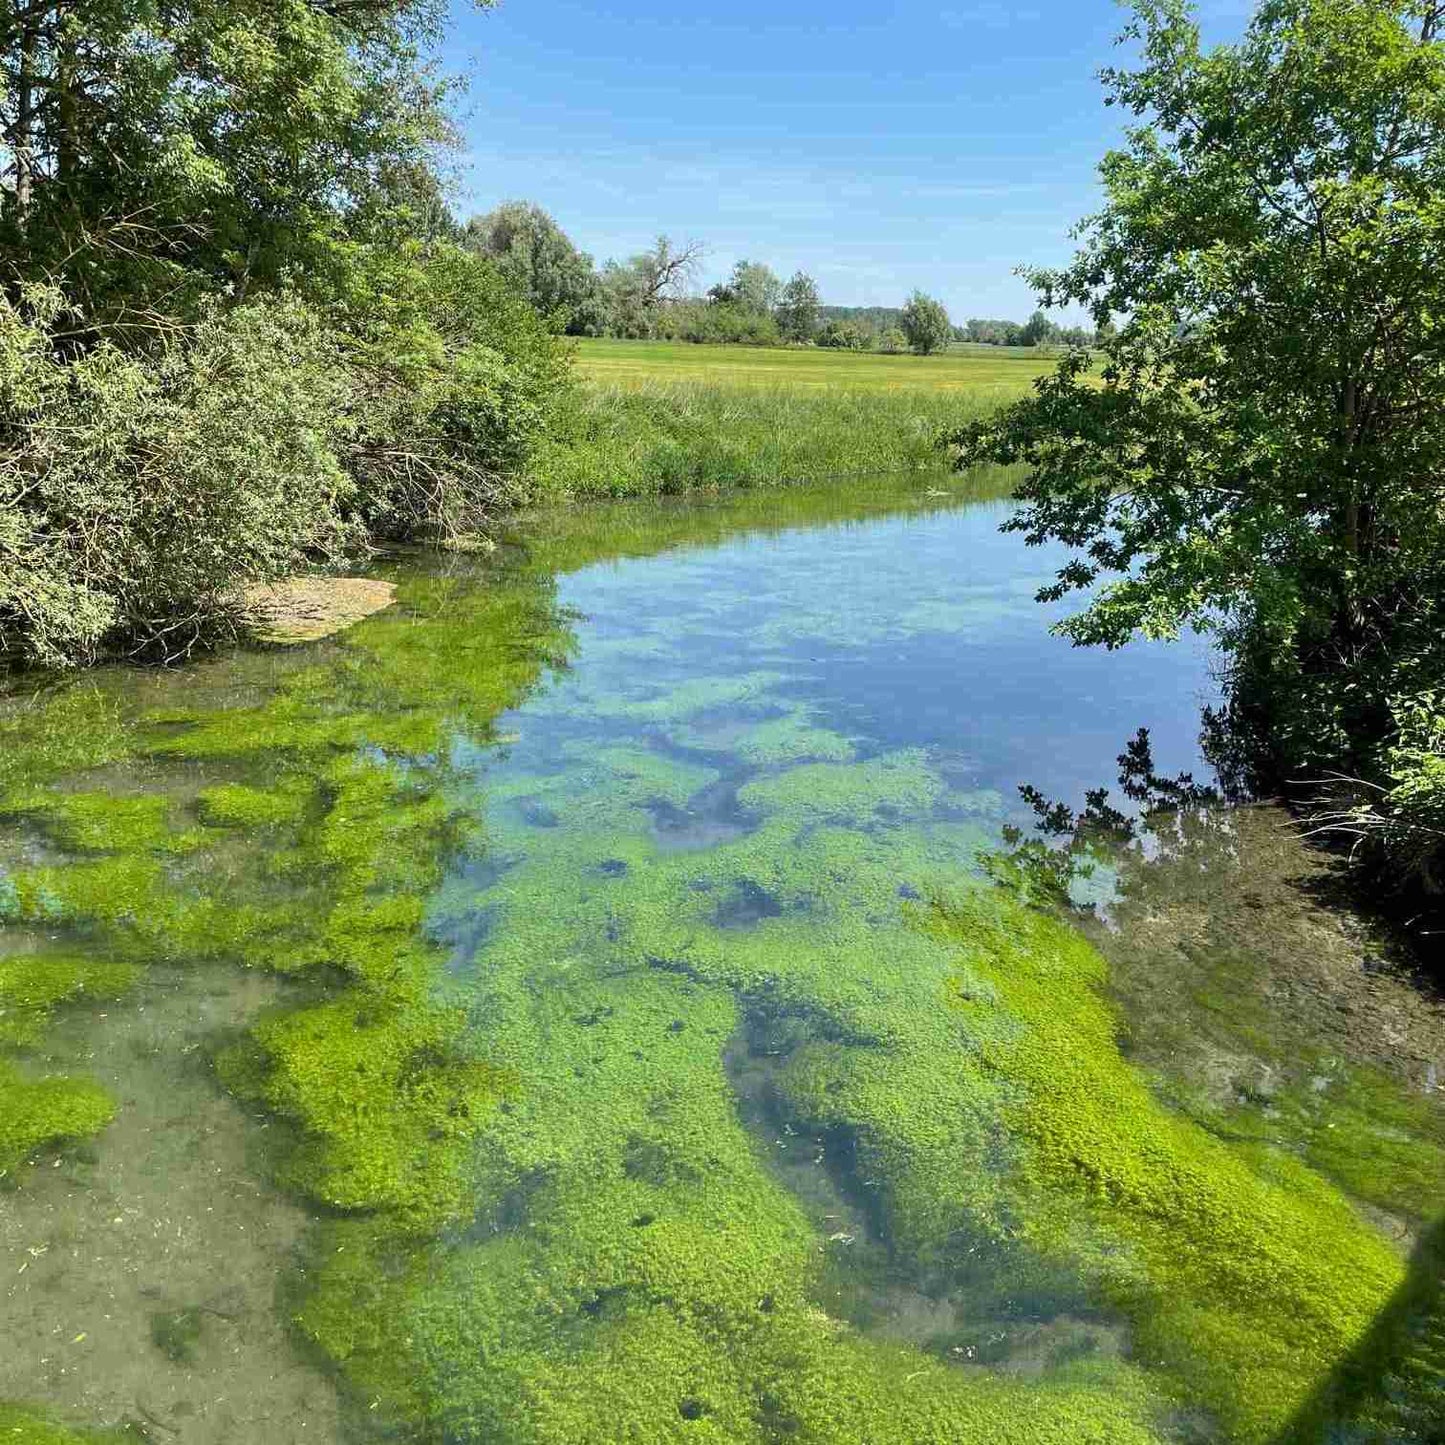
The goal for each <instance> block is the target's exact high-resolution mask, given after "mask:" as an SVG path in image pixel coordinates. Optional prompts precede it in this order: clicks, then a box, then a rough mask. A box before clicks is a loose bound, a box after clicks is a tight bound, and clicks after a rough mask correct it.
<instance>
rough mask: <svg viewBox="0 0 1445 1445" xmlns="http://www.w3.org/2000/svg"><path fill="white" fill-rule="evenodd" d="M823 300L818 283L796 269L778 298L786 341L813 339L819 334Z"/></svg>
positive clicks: (779, 318)
mask: <svg viewBox="0 0 1445 1445" xmlns="http://www.w3.org/2000/svg"><path fill="white" fill-rule="evenodd" d="M821 309H822V301H821V298H820V297H819V295H818V283H817V282H816V281H814V280H813V278H812V277H811V276H809V275H806V274H805V273H804V272H802V271H795V272H794V273H793V276H792V279H791V280H790V281H789V282H788V284H787V285H786V286H784V287H783V294H782V296H781V297H780V298H779V299H778V309H777V317H778V326H779V328H780V329H781V330H782V333H783V339H784V340H785V341H811V340H812V339H813V338H814V337H815V336H816V335H817V334H818V325H819V321H820V315H819V313H820V311H821Z"/></svg>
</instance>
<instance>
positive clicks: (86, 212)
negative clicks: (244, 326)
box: [0, 0, 446, 337]
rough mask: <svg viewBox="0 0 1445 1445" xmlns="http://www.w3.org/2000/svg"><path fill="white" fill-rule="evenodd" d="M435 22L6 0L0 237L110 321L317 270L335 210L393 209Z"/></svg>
mask: <svg viewBox="0 0 1445 1445" xmlns="http://www.w3.org/2000/svg"><path fill="white" fill-rule="evenodd" d="M439 21H440V12H439V10H438V8H437V7H436V6H435V5H434V4H432V3H431V0H364V3H361V4H355V5H340V6H326V7H322V6H312V5H282V6H243V7H237V6H235V5H232V4H228V3H224V0H183V3H181V4H177V5H170V6H166V7H163V8H158V7H156V6H154V5H151V4H148V3H146V0H103V3H102V0H83V3H81V4H78V5H76V4H70V3H60V0H37V3H35V4H31V5H26V6H25V7H23V9H14V8H12V9H9V10H7V13H6V16H5V18H4V20H3V21H0V136H3V145H4V148H5V151H6V152H7V168H8V169H9V170H10V172H11V174H12V175H13V176H14V185H13V187H7V189H6V191H5V193H4V198H3V201H0V248H3V251H4V254H5V256H6V257H7V259H8V260H9V261H10V262H11V263H12V264H13V266H14V268H15V274H17V275H18V276H19V277H20V278H22V279H25V280H37V279H40V278H41V277H45V278H48V279H53V280H56V281H60V282H63V284H64V285H65V287H66V289H67V292H68V294H70V295H71V296H72V297H73V298H74V300H75V302H76V305H77V310H78V311H79V312H80V313H81V314H82V316H83V317H84V324H85V325H86V326H98V327H101V328H102V329H106V330H109V329H111V328H114V329H115V330H116V331H117V333H118V335H119V336H121V337H132V336H133V334H134V332H135V329H136V328H140V329H141V330H145V329H150V328H154V329H158V330H167V329H169V328H170V326H171V325H172V324H173V318H175V317H176V315H177V314H178V312H179V314H181V315H189V314H191V313H190V307H191V306H192V305H193V304H194V302H195V301H196V299H197V298H198V297H200V296H202V295H206V294H214V293H215V292H216V291H217V290H218V289H221V288H225V287H232V288H234V291H235V294H237V295H238V296H242V297H244V296H245V295H246V294H247V293H248V291H249V289H250V288H253V287H255V286H262V287H266V288H275V287H277V286H279V285H281V284H283V283H284V281H285V279H286V277H287V276H288V275H298V274H300V275H308V276H311V275H315V274H317V273H319V272H321V271H324V270H325V269H326V267H327V265H328V261H329V258H330V248H331V246H332V245H333V244H334V242H335V241H336V240H337V239H339V238H340V237H342V236H343V235H344V234H345V231H346V226H347V224H348V221H349V220H351V219H352V217H353V216H354V215H357V214H361V213H369V214H371V215H372V216H373V217H374V216H375V215H376V213H377V212H378V210H387V209H390V210H392V211H393V212H394V211H395V209H396V208H395V206H394V205H393V204H392V202H393V201H394V200H395V196H394V195H393V196H392V197H390V198H387V197H385V196H384V195H383V194H382V193H384V192H385V191H386V189H387V187H388V184H389V183H391V184H392V185H393V188H394V183H395V182H396V180H397V178H398V177H401V176H415V175H417V174H418V173H423V172H425V171H426V170H427V168H428V166H429V163H430V161H431V158H432V153H433V151H434V149H435V147H436V145H437V144H438V143H439V142H440V141H442V140H443V139H444V138H445V133H446V125H445V114H444V110H443V102H444V100H445V95H446V87H445V86H444V85H439V84H438V83H437V82H436V81H435V79H434V78H433V77H431V76H430V75H429V74H428V73H427V69H426V60H427V55H426V52H427V50H428V49H429V47H430V45H431V44H432V42H433V41H434V40H435V38H436V32H437V26H438V23H439ZM42 99H43V103H41V102H42Z"/></svg>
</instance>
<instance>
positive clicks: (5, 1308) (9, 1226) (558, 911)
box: [0, 478, 1445, 1445]
mask: <svg viewBox="0 0 1445 1445" xmlns="http://www.w3.org/2000/svg"><path fill="white" fill-rule="evenodd" d="M1011 505H1012V504H1011V503H1010V502H1009V501H1008V499H1007V488H1006V479H996V480H990V479H982V480H979V479H974V480H960V479H957V478H945V479H942V480H940V481H931V482H918V481H909V482H907V483H904V482H900V481H898V480H896V479H895V480H893V481H883V480H879V481H873V482H867V483H857V484H850V485H848V486H846V487H843V488H832V489H827V490H823V489H796V490H788V491H779V492H771V493H758V494H743V495H733V496H730V497H725V498H719V499H713V500H710V501H702V502H693V503H673V502H663V501H658V502H649V503H637V504H633V503H628V504H618V505H614V506H608V507H600V508H595V509H581V510H577V511H572V512H567V513H558V514H550V515H545V516H536V517H531V518H523V519H520V520H519V521H518V522H517V523H516V524H514V525H513V526H512V527H511V528H510V529H509V531H508V533H507V535H506V536H505V537H504V538H503V540H502V545H501V546H500V547H499V548H498V549H497V551H496V552H495V553H494V554H492V555H487V556H482V557H475V558H467V557H446V558H437V557H428V556H424V555H421V554H409V555H404V556H397V557H393V558H389V559H383V560H382V561H381V563H380V564H379V567H378V571H379V575H384V576H385V577H386V578H387V580H390V581H393V582H395V583H396V585H397V588H398V597H399V602H398V604H397V606H395V607H394V608H392V609H390V610H389V611H387V612H385V613H382V614H379V615H377V616H375V617H373V618H371V619H369V620H368V621H366V622H363V623H361V624H360V625H358V626H357V627H355V628H353V629H351V630H350V631H349V632H347V633H345V634H344V635H342V636H341V637H338V638H336V639H333V640H331V641H328V642H322V643H317V644H313V645H308V646H306V647H300V648H292V649H281V648H277V649H251V650H238V651H236V652H233V653H231V654H228V655H225V656H222V657H217V658H213V659H209V660H205V661H201V662H197V663H195V664H193V665H191V666H189V667H187V668H184V669H179V670H175V671H171V672H148V671H143V670H139V669H108V670H103V671H100V672H97V673H94V674H90V675H87V676H85V677H82V678H78V679H73V680H60V681H55V682H49V681H44V680H42V682H43V685H41V682H37V681H36V680H34V679H26V680H23V681H24V684H25V685H24V686H21V685H19V684H17V685H16V686H14V687H13V688H12V690H11V693H10V695H9V697H8V699H6V701H5V703H4V705H3V707H0V748H3V752H0V814H3V820H4V821H3V823H0V1169H3V1177H0V1185H3V1186H4V1190H3V1192H0V1269H3V1270H4V1271H5V1283H4V1284H3V1286H0V1340H3V1345H4V1347H3V1349H0V1402H11V1403H9V1404H5V1403H0V1430H3V1427H4V1426H6V1425H10V1426H12V1427H13V1429H14V1432H15V1434H16V1435H17V1436H18V1437H20V1438H24V1439H27V1440H29V1441H34V1442H40V1441H47V1442H62V1441H65V1440H70V1439H90V1438H92V1437H91V1436H90V1435H87V1434H83V1433H82V1434H80V1435H72V1434H71V1433H70V1432H71V1431H72V1430H74V1431H82V1432H84V1431H86V1430H90V1429H96V1428H100V1427H126V1426H129V1428H130V1429H131V1431H132V1433H133V1435H138V1436H139V1437H141V1438H148V1439H158V1440H159V1439H164V1440H179V1441H184V1442H196V1445H221V1442H246V1445H249V1442H253V1441H254V1442H257V1445H260V1442H266V1445H272V1442H277V1445H291V1442H301V1441H323V1442H326V1441H367V1440H397V1439H417V1440H426V1441H448V1442H463V1441H465V1442H478V1445H482V1442H486V1445H492V1442H496V1445H512V1442H528V1445H534V1442H535V1445H544V1442H545V1445H554V1442H555V1445H582V1442H597V1445H611V1442H624V1441H626V1442H654V1441H655V1442H669V1441H693V1440H696V1441H714V1442H724V1441H728V1442H731V1441H739V1442H742V1441H748V1442H754V1441H756V1442H766V1441H798V1442H805V1441H812V1442H820V1445H821V1442H829V1445H849V1442H857V1445H864V1442H870V1445H871V1442H883V1441H888V1442H901V1445H912V1442H919V1445H923V1442H940V1445H942V1442H955V1441H959V1442H962V1441H975V1440H976V1441H989V1442H1054V1441H1069V1442H1075V1441H1098V1442H1105V1441H1107V1442H1132V1441H1138V1442H1147V1441H1206V1440H1207V1441H1234V1440H1238V1441H1247V1442H1253V1441H1259V1442H1265V1441H1281V1442H1283V1441H1285V1440H1290V1439H1299V1440H1315V1439H1320V1440H1323V1439H1326V1438H1328V1439H1332V1440H1341V1441H1350V1440H1359V1441H1366V1440H1371V1441H1373V1440H1397V1439H1398V1440H1402V1441H1403V1440H1422V1439H1435V1438H1441V1437H1440V1436H1438V1435H1432V1434H1430V1433H1429V1432H1430V1431H1431V1430H1432V1429H1436V1428H1437V1427H1438V1426H1439V1424H1440V1421H1441V1420H1442V1419H1445V1378H1442V1366H1445V1311H1442V1309H1441V1305H1440V1297H1439V1296H1440V1292H1439V1268H1438V1262H1439V1258H1440V1252H1441V1243H1440V1238H1439V1235H1440V1229H1439V1220H1438V1216H1439V1215H1440V1213H1441V1210H1442V1208H1445V1094H1442V1092H1441V1090H1440V1088H1439V1082H1438V1081H1439V1077H1440V1074H1441V1073H1442V1072H1445V1011H1442V1009H1441V1007H1440V1004H1439V1002H1438V1000H1437V999H1436V998H1435V997H1434V996H1432V995H1431V994H1430V992H1429V991H1428V990H1427V989H1426V988H1425V987H1424V986H1423V985H1422V984H1421V983H1420V982H1419V981H1418V980H1415V979H1413V978H1411V977H1410V976H1409V973H1408V969H1407V967H1406V966H1405V965H1404V963H1402V961H1401V960H1399V959H1397V958H1396V957H1395V956H1394V954H1393V952H1392V949H1391V947H1390V945H1389V941H1388V939H1387V938H1385V937H1384V936H1383V935H1381V934H1379V933H1378V932H1377V931H1376V930H1375V929H1373V928H1372V926H1371V925H1370V924H1369V923H1368V922H1367V921H1366V920H1364V919H1362V918H1359V917H1357V916H1355V915H1354V914H1352V913H1350V912H1349V911H1348V910H1347V909H1345V908H1344V907H1343V906H1342V905H1341V903H1340V901H1339V899H1338V898H1337V897H1336V896H1335V891H1336V890H1335V871H1334V869H1333V867H1332V866H1331V864H1330V862H1329V860H1328V859H1327V858H1324V857H1322V856H1321V855H1319V854H1316V853H1313V852H1311V851H1310V850H1309V849H1308V848H1307V847H1305V846H1304V845H1303V844H1302V843H1301V842H1300V840H1299V839H1298V837H1297V836H1296V834H1295V831H1294V830H1293V828H1292V827H1291V825H1290V823H1289V820H1288V818H1287V817H1286V816H1285V815H1284V814H1283V813H1282V812H1280V811H1279V810H1278V809H1276V808H1273V807H1270V806H1266V805H1251V806H1242V807H1233V808H1230V807H1225V806H1224V805H1223V804H1220V803H1217V802H1214V801H1208V802H1200V803H1198V804H1191V805H1189V806H1186V807H1184V808H1182V809H1171V810H1165V811H1163V812H1160V813H1151V814H1149V816H1148V817H1145V818H1142V819H1140V823H1139V827H1138V829H1137V832H1136V836H1135V837H1134V838H1133V839H1132V840H1131V841H1128V842H1121V843H1120V844H1119V846H1118V847H1117V848H1115V849H1113V850H1112V851H1108V852H1106V853H1105V852H1101V853H1100V854H1099V856H1098V857H1097V859H1096V862H1097V864H1098V866H1097V868H1096V869H1095V871H1094V872H1093V874H1092V876H1091V877H1089V878H1086V879H1082V880H1076V881H1075V884H1074V894H1075V899H1076V901H1077V902H1079V903H1087V902H1089V901H1090V900H1092V902H1093V904H1094V906H1093V907H1081V908H1078V909H1075V910H1072V911H1070V912H1069V913H1068V914H1067V916H1065V915H1062V914H1061V913H1060V911H1059V910H1058V909H1057V908H1052V907H1048V906H1045V904H1044V902H1043V901H1042V900H1041V899H1040V898H1039V897H1038V896H1037V894H1031V893H1030V892H1029V890H1028V888H1027V886H1022V885H1021V886H1013V887H1005V886H1000V885H998V884H996V883H995V882H992V881H990V876H989V875H990V873H991V874H992V876H993V877H1001V878H1004V879H1005V881H1009V880H1011V881H1012V882H1013V883H1014V884H1015V885H1019V884H1020V877H1021V875H1020V873H1019V870H1018V869H1017V868H1016V867H1014V866H1012V865H1011V864H1010V862H1009V857H1010V855H1009V851H1008V850H1009V844H1010V843H1012V842H1014V841H1017V839H1018V836H1019V835H1017V834H1014V833H1012V832H1009V831H1007V830H1010V829H1015V828H1017V829H1020V830H1023V836H1024V837H1027V836H1029V831H1028V830H1029V829H1030V826H1031V824H1032V822H1033V820H1034V814H1033V812H1032V811H1031V809H1030V807H1029V806H1028V805H1027V803H1026V801H1025V800H1024V799H1022V798H1021V797H1020V795H1019V787H1020V785H1022V784H1028V785H1031V786H1032V787H1034V788H1037V789H1038V790H1039V792H1040V794H1042V795H1043V796H1044V797H1046V798H1048V799H1052V800H1058V801H1060V802H1062V803H1065V804H1067V805H1068V807H1069V808H1070V809H1078V808H1082V807H1083V805H1084V802H1085V798H1086V795H1087V793H1088V791H1089V790H1090V789H1094V788H1098V787H1101V786H1108V785H1110V784H1112V783H1114V782H1115V775H1116V773H1117V772H1118V771H1119V769H1118V765H1117V762H1116V760H1117V758H1118V756H1119V754H1120V753H1121V752H1122V751H1123V750H1124V748H1125V745H1126V744H1127V743H1128V742H1129V739H1130V738H1131V737H1132V736H1134V735H1135V733H1136V732H1137V730H1138V729H1140V728H1141V727H1142V728H1147V729H1148V737H1149V741H1150V744H1151V753H1152V763H1153V765H1154V770H1155V771H1156V772H1157V773H1158V774H1160V775H1166V776H1173V775H1175V774H1178V773H1180V772H1188V773H1190V774H1191V775H1192V776H1193V777H1194V779H1195V780H1196V781H1197V782H1198V783H1200V784H1208V783H1209V782H1210V781H1211V780H1212V774H1211V772H1210V768H1209V764H1208V763H1207V761H1206V760H1205V758H1204V756H1203V755H1202V754H1201V752H1200V747H1199V742H1198V735H1199V715H1200V710H1201V708H1202V707H1205V706H1207V705H1208V704H1209V703H1210V702H1211V701H1213V700H1214V699H1215V696H1216V683H1215V680H1214V677H1213V673H1212V669H1211V657H1210V653H1209V650H1208V647H1207V645H1206V643H1205V642H1204V641H1203V640H1201V639H1197V638H1186V639H1182V640H1180V641H1178V642H1175V643H1170V644H1163V643H1143V642H1141V643H1137V644H1134V645H1131V646H1130V647H1128V648H1125V649H1123V650H1120V651H1117V652H1112V653H1109V652H1102V651H1094V650H1082V649H1074V648H1071V647H1070V646H1069V645H1068V644H1067V643H1066V642H1064V641H1063V640H1061V639H1058V638H1055V637H1053V636H1052V635H1051V634H1050V633H1049V631H1048V623H1049V622H1050V620H1052V619H1053V618H1054V617H1056V616H1057V615H1059V613H1058V612H1057V610H1055V609H1051V608H1048V607H1043V606H1041V605H1039V604H1038V603H1036V602H1035V601H1034V600H1033V598H1034V593H1035V591H1036V590H1037V588H1038V587H1039V586H1040V585H1042V584H1043V583H1045V582H1047V581H1048V580H1049V578H1050V577H1051V575H1052V572H1053V570H1054V568H1055V567H1056V566H1057V565H1058V562H1059V558H1058V556H1057V555H1055V554H1054V553H1052V552H1050V551H1049V550H1047V549H1030V548H1027V547H1026V546H1024V544H1023V542H1022V541H1021V540H1020V539H1019V538H1017V537H1016V536H1012V535H1005V534H1003V533H1001V532H1000V531H999V524H1000V522H1002V521H1003V520H1005V519H1006V517H1007V516H1008V513H1009V508H1010V506H1011ZM1112 800H1113V802H1114V803H1115V804H1116V805H1118V806H1120V807H1121V808H1122V809H1123V810H1124V811H1125V812H1126V813H1129V814H1131V815H1133V816H1137V815H1139V813H1140V803H1139V800H1138V799H1135V800H1134V801H1133V802H1132V803H1131V802H1129V801H1128V800H1127V799H1126V798H1124V797H1123V795H1121V794H1120V793H1119V792H1118V791H1117V790H1116V791H1115V793H1114V794H1113V795H1112ZM1144 811H1145V812H1146V813H1147V812H1148V809H1147V808H1145V809H1144ZM1012 856H1013V857H1015V858H1017V857H1021V856H1026V855H1018V854H1015V855H1012ZM990 860H992V861H991V862H990ZM7 1412H8V1413H7ZM42 1418H43V1419H46V1420H49V1421H50V1422H52V1423H50V1424H46V1425H42V1424H41V1423H39V1422H40V1421H41V1420H42ZM27 1432H29V1433H28V1434H27Z"/></svg>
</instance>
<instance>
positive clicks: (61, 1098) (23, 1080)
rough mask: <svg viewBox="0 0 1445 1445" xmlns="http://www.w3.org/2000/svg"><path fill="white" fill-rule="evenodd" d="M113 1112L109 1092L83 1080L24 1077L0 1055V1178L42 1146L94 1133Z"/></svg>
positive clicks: (62, 1077)
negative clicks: (0, 1057)
mask: <svg viewBox="0 0 1445 1445" xmlns="http://www.w3.org/2000/svg"><path fill="white" fill-rule="evenodd" d="M114 1113H115V1104H114V1102H113V1101H112V1099H111V1097H110V1095H109V1094H107V1093H106V1092H105V1090H104V1089H102V1088H101V1087H100V1085H98V1084H95V1083H92V1082H91V1081H90V1080H88V1079H72V1078H66V1077H64V1076H59V1075H56V1076H51V1077H48V1078H40V1079H29V1078H27V1077H26V1076H25V1075H23V1074H22V1073H20V1071H19V1070H18V1069H16V1068H15V1067H14V1065H12V1064H9V1063H6V1062H5V1061H4V1060H3V1059H0V1179H10V1178H13V1177H14V1175H15V1174H16V1172H17V1171H18V1170H19V1169H20V1167H21V1166H22V1165H23V1164H24V1162H25V1160H26V1159H27V1158H28V1157H29V1155H30V1154H31V1153H33V1152H34V1150H36V1149H38V1148H39V1147H40V1146H41V1145H43V1144H53V1143H61V1142H64V1141H66V1140H71V1139H85V1138H88V1137H89V1136H90V1135H92V1134H96V1133H99V1132H100V1130H102V1129H103V1128H105V1126H106V1125H107V1124H108V1123H110V1121H111V1118H112V1116H113V1115H114Z"/></svg>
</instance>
